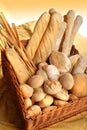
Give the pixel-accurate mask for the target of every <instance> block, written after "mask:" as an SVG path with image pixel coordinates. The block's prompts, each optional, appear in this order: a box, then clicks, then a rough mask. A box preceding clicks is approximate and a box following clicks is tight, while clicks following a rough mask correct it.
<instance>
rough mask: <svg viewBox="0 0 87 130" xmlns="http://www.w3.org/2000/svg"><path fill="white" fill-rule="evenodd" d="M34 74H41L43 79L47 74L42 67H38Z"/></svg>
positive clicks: (45, 78) (46, 78) (46, 77)
mask: <svg viewBox="0 0 87 130" xmlns="http://www.w3.org/2000/svg"><path fill="white" fill-rule="evenodd" d="M36 74H37V75H39V76H42V77H43V79H44V81H46V80H48V76H47V74H46V72H45V71H44V70H43V69H39V70H38V71H37V72H36Z"/></svg>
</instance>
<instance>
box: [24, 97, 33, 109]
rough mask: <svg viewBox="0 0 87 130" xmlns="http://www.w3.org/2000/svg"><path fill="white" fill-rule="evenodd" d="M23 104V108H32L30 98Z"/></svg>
mask: <svg viewBox="0 0 87 130" xmlns="http://www.w3.org/2000/svg"><path fill="white" fill-rule="evenodd" d="M24 103H25V108H26V109H28V108H29V107H31V106H32V101H31V99H30V98H26V99H24Z"/></svg>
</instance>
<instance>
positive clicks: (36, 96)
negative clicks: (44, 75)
mask: <svg viewBox="0 0 87 130" xmlns="http://www.w3.org/2000/svg"><path fill="white" fill-rule="evenodd" d="M45 96H46V93H45V92H44V91H43V89H42V88H37V89H35V90H34V93H33V95H32V101H33V102H39V101H41V100H42V99H43V98H44V97H45Z"/></svg>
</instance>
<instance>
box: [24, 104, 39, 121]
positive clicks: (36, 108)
mask: <svg viewBox="0 0 87 130" xmlns="http://www.w3.org/2000/svg"><path fill="white" fill-rule="evenodd" d="M40 113H41V108H40V106H38V105H33V106H31V107H30V108H29V109H28V111H27V113H26V118H27V119H29V118H30V117H33V116H37V115H39V114H40Z"/></svg>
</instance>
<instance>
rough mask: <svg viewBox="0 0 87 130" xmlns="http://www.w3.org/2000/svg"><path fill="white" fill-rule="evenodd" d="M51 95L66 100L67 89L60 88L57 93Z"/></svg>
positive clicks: (67, 97)
mask: <svg viewBox="0 0 87 130" xmlns="http://www.w3.org/2000/svg"><path fill="white" fill-rule="evenodd" d="M53 96H54V97H56V98H58V99H61V100H64V101H68V100H69V94H68V91H67V90H65V89H61V90H60V91H59V92H58V93H56V94H55V95H53Z"/></svg>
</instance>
